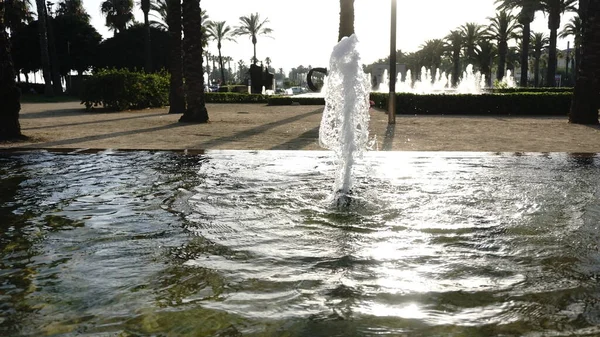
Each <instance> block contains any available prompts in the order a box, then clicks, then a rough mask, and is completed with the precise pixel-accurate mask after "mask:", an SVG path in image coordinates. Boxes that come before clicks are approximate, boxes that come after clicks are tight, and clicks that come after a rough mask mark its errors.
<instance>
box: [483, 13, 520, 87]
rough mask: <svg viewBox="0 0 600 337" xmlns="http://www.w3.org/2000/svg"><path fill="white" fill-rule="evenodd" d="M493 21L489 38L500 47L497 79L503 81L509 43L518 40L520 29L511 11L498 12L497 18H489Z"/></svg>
mask: <svg viewBox="0 0 600 337" xmlns="http://www.w3.org/2000/svg"><path fill="white" fill-rule="evenodd" d="M488 19H489V20H490V21H491V25H490V28H489V30H488V33H487V34H488V37H489V38H491V39H492V40H494V41H496V44H497V46H498V70H497V72H496V78H497V79H498V81H501V80H502V79H503V78H504V70H505V68H506V54H507V53H508V41H510V40H511V39H513V38H516V32H517V29H518V28H519V23H518V22H517V18H516V16H514V15H513V14H512V13H511V12H510V11H498V12H496V16H495V17H493V18H488Z"/></svg>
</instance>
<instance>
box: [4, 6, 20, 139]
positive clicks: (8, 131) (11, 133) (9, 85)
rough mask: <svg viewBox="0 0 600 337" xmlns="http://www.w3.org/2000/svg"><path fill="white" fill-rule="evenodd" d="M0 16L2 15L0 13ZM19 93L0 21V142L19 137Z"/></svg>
mask: <svg viewBox="0 0 600 337" xmlns="http://www.w3.org/2000/svg"><path fill="white" fill-rule="evenodd" d="M0 15H4V13H3V12H0ZM20 99H21V91H20V90H19V88H18V87H17V85H16V83H15V69H14V67H13V63H12V58H11V56H10V40H9V39H8V34H7V33H6V27H5V26H4V20H0V102H2V104H1V105H0V140H8V139H16V138H20V137H22V136H21V125H20V124H19V111H20V110H21V102H20Z"/></svg>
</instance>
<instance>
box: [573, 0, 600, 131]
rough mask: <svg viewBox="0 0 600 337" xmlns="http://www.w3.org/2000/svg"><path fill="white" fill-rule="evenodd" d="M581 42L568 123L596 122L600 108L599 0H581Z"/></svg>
mask: <svg viewBox="0 0 600 337" xmlns="http://www.w3.org/2000/svg"><path fill="white" fill-rule="evenodd" d="M579 17H581V20H582V32H583V41H582V46H581V63H580V65H579V67H578V68H577V69H578V71H577V83H576V84H575V90H574V92H573V100H572V101H571V111H570V112H569V122H570V123H577V124H598V109H599V108H600V1H597V0H580V1H579Z"/></svg>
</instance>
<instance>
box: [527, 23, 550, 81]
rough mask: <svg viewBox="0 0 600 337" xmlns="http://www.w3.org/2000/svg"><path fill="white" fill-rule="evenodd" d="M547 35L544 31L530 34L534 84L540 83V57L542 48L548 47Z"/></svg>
mask: <svg viewBox="0 0 600 337" xmlns="http://www.w3.org/2000/svg"><path fill="white" fill-rule="evenodd" d="M549 41H550V40H549V39H548V36H547V35H546V34H544V33H533V32H532V34H531V48H532V49H533V70H534V75H533V78H534V80H533V81H534V82H533V83H534V86H536V87H537V86H539V83H540V59H541V57H542V52H543V51H544V49H546V48H548V42H549Z"/></svg>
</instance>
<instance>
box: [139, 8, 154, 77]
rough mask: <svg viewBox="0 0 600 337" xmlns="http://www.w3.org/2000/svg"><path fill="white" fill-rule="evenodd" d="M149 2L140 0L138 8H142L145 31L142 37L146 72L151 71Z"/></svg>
mask: <svg viewBox="0 0 600 337" xmlns="http://www.w3.org/2000/svg"><path fill="white" fill-rule="evenodd" d="M150 5H151V1H150V0H140V7H141V8H142V12H144V28H145V29H146V34H145V36H144V54H146V65H145V68H146V69H145V70H146V72H151V71H152V45H151V43H152V41H151V40H150V19H149V17H148V15H149V13H150V7H151V6H150Z"/></svg>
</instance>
